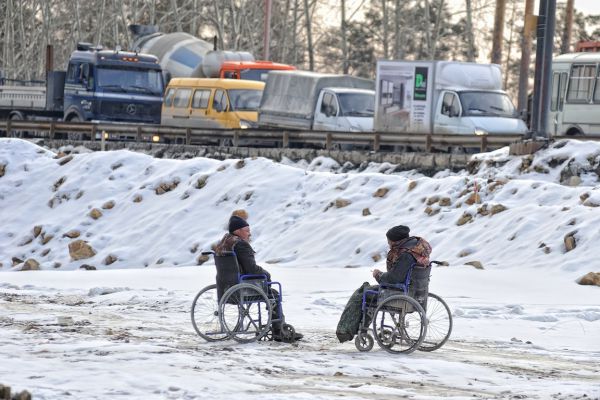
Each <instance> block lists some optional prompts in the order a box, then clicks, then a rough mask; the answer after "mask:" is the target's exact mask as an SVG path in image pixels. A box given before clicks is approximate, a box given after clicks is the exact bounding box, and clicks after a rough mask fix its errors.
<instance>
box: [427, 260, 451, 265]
mask: <svg viewBox="0 0 600 400" xmlns="http://www.w3.org/2000/svg"><path fill="white" fill-rule="evenodd" d="M433 264H435V265H448V262H447V261H430V262H429V265H433Z"/></svg>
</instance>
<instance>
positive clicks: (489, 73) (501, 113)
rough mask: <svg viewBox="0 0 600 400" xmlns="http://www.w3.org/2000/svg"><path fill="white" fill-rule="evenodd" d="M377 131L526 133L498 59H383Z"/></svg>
mask: <svg viewBox="0 0 600 400" xmlns="http://www.w3.org/2000/svg"><path fill="white" fill-rule="evenodd" d="M376 82H377V84H376V99H377V101H376V103H375V130H376V131H378V132H408V133H415V134H444V133H454V134H465V135H472V134H476V135H486V134H488V133H498V134H502V133H519V134H525V133H526V132H527V126H526V124H525V122H524V121H523V120H522V119H520V118H519V115H518V113H517V111H516V110H515V107H514V105H513V103H512V101H511V100H510V98H509V97H508V95H507V94H506V92H505V91H504V90H502V71H501V68H500V66H499V65H496V64H477V63H467V62H455V61H379V62H378V63H377V78H376Z"/></svg>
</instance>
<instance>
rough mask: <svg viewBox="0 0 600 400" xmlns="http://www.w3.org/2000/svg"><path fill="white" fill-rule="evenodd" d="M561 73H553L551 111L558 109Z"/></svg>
mask: <svg viewBox="0 0 600 400" xmlns="http://www.w3.org/2000/svg"><path fill="white" fill-rule="evenodd" d="M559 86H560V74H559V73H558V72H555V73H554V74H552V97H551V98H550V111H556V110H557V109H558V96H559V93H560V90H559Z"/></svg>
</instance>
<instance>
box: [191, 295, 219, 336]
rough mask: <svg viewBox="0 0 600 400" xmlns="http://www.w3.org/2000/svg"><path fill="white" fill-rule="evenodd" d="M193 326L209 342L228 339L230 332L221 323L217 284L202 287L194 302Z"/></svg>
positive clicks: (192, 312)
mask: <svg viewBox="0 0 600 400" xmlns="http://www.w3.org/2000/svg"><path fill="white" fill-rule="evenodd" d="M191 317H192V326H193V327H194V330H195V331H196V333H197V334H198V335H200V337H201V338H202V339H204V340H206V341H208V342H216V341H219V340H224V339H227V337H228V333H227V331H226V330H224V329H223V327H222V325H221V318H220V317H219V302H218V301H217V285H210V286H207V287H205V288H204V289H202V290H201V291H200V292H198V294H197V295H196V297H195V298H194V301H193V302H192V311H191Z"/></svg>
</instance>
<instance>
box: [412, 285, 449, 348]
mask: <svg viewBox="0 0 600 400" xmlns="http://www.w3.org/2000/svg"><path fill="white" fill-rule="evenodd" d="M425 315H426V317H427V334H426V335H425V339H424V340H423V343H421V346H419V350H421V351H434V350H437V349H439V348H440V347H442V346H443V345H444V344H445V343H446V342H447V341H448V338H449V337H450V333H452V314H451V313H450V308H449V307H448V304H446V302H445V301H444V300H442V298H441V297H440V296H438V295H436V294H433V293H429V296H428V297H427V310H426V312H425Z"/></svg>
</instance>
